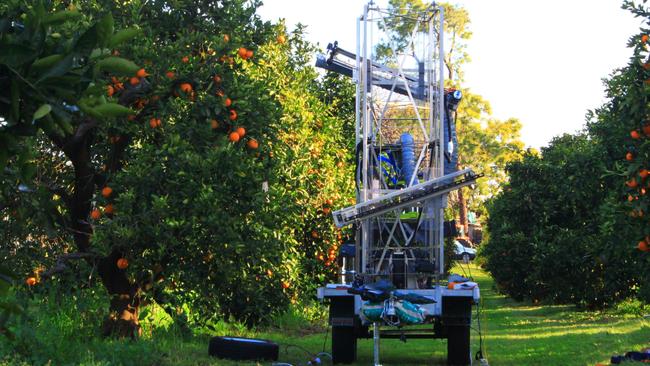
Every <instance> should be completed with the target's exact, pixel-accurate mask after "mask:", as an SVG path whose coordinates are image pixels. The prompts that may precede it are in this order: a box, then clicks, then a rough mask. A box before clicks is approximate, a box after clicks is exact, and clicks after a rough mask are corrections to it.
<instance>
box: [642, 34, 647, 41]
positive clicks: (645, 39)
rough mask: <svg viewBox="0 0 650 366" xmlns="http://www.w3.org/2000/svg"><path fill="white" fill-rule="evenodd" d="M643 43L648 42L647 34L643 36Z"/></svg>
mask: <svg viewBox="0 0 650 366" xmlns="http://www.w3.org/2000/svg"><path fill="white" fill-rule="evenodd" d="M641 42H643V43H646V42H648V35H647V34H644V35H642V36H641Z"/></svg>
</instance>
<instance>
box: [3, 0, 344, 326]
mask: <svg viewBox="0 0 650 366" xmlns="http://www.w3.org/2000/svg"><path fill="white" fill-rule="evenodd" d="M258 5H259V3H258V2H248V1H231V2H226V3H223V4H222V3H216V2H211V1H206V2H198V3H197V2H195V1H175V2H173V3H169V2H164V1H154V2H139V1H134V2H128V3H117V2H113V1H93V0H89V1H79V2H75V3H74V5H68V4H67V3H64V2H59V1H52V2H48V1H43V2H37V3H35V5H34V6H27V5H25V4H23V3H22V2H19V1H11V2H8V3H6V4H3V5H2V7H0V10H2V13H1V14H0V15H1V16H2V22H0V26H1V30H2V32H3V33H2V34H3V38H2V40H3V42H10V44H3V45H2V47H3V50H4V49H5V47H10V48H11V49H12V50H13V49H16V50H19V51H21V52H18V53H12V55H13V56H9V54H8V53H5V52H2V57H0V72H2V74H0V83H2V86H3V88H2V93H4V94H2V98H1V99H0V107H1V109H0V117H1V118H2V120H1V121H0V122H1V124H0V140H2V141H3V144H2V145H1V146H0V157H2V158H3V159H1V160H2V162H3V166H4V163H5V162H6V164H7V165H6V169H4V172H2V175H0V179H2V183H3V184H2V185H1V186H0V187H1V194H2V196H1V197H2V202H1V203H0V210H2V211H1V216H0V217H1V220H0V225H1V226H2V234H3V240H4V242H5V243H7V245H3V246H2V248H0V256H1V257H2V258H4V259H5V260H8V259H9V258H11V262H12V267H13V268H14V271H15V273H16V274H18V275H19V276H24V277H23V278H24V280H23V281H24V286H25V288H30V289H31V290H33V292H32V293H39V292H40V293H42V294H43V295H44V294H46V293H47V291H48V289H51V288H52V286H56V288H57V289H58V290H59V291H64V292H65V291H66V289H69V291H72V290H73V289H77V288H79V287H81V288H90V289H93V291H95V290H96V289H97V288H98V287H97V286H98V285H100V286H101V287H99V288H103V289H104V290H105V291H106V292H107V293H108V295H109V300H110V305H109V306H108V308H109V313H108V316H107V317H106V318H105V321H104V327H103V328H104V332H105V334H110V333H114V334H115V333H116V334H119V335H131V336H135V335H137V332H138V331H139V326H138V324H137V323H138V319H139V318H140V317H141V314H140V311H141V307H142V306H145V305H146V304H148V303H150V302H156V303H158V304H159V305H161V306H162V307H163V308H164V309H165V310H166V311H167V312H168V313H169V314H170V315H171V316H173V317H175V318H177V320H182V319H185V320H190V321H199V322H210V321H214V320H217V319H223V318H230V317H233V318H236V319H238V320H241V321H244V322H247V323H249V324H250V323H257V322H264V321H267V320H269V319H270V318H271V317H272V316H273V315H274V314H276V313H278V312H281V311H284V310H285V309H286V308H287V306H288V304H289V303H290V302H294V303H295V302H303V301H309V300H310V299H311V298H312V297H313V296H314V294H315V292H314V291H313V289H314V287H316V286H318V285H319V284H322V283H324V282H326V281H329V280H331V279H332V277H333V275H334V273H335V270H336V256H337V253H338V247H339V245H340V243H341V241H342V240H343V235H344V233H343V232H341V231H340V230H337V229H335V228H334V227H333V225H332V223H331V217H330V213H331V211H332V210H333V209H334V208H335V207H340V206H342V205H344V204H348V203H350V201H349V200H350V199H351V198H352V189H353V187H352V185H351V183H350V179H349V177H351V176H352V174H351V173H350V171H349V170H350V169H351V168H350V167H349V161H350V160H351V158H350V150H349V149H348V148H349V145H350V140H353V139H352V138H351V137H350V136H348V135H346V134H345V133H344V132H346V131H349V130H350V128H351V121H350V120H349V116H347V115H346V114H347V112H348V111H349V109H350V106H353V104H352V103H351V101H350V100H349V97H350V96H351V95H352V94H351V93H350V91H351V88H350V84H349V83H348V82H347V81H345V80H342V79H337V78H326V79H324V80H322V81H321V80H319V78H318V74H317V73H316V72H315V71H314V69H313V67H311V66H310V65H309V64H310V55H311V53H312V52H313V48H312V46H310V45H309V44H307V43H306V42H305V41H303V39H302V37H303V36H302V29H301V28H298V29H296V30H295V31H294V32H292V33H287V32H286V30H285V29H284V26H283V25H282V24H271V23H268V22H262V21H261V20H260V19H259V17H258V16H257V15H255V10H256V8H257V6H258ZM51 18H54V19H56V20H57V21H56V22H50V21H49V20H48V19H51ZM25 19H28V20H29V21H26V22H24V23H23V20H25ZM43 19H45V20H47V21H44V20H43ZM23 24H24V25H25V29H23V28H21V27H20V26H21V25H23ZM16 25H18V27H17V26H16ZM30 27H33V28H34V29H36V30H34V31H33V30H32V28H30ZM114 29H124V31H114ZM111 34H114V35H113V36H112V38H111V37H108V36H110V35H111ZM116 39H117V40H120V41H122V42H121V43H120V42H117V40H116ZM7 49H9V48H7ZM16 55H18V56H21V57H22V58H20V59H17V58H16V57H17V56H16ZM43 59H45V60H47V62H45V61H41V60H43ZM70 60H72V61H70ZM104 60H108V61H104ZM39 62H40V63H39ZM34 63H39V69H38V71H37V70H36V67H34V65H33V64H34ZM41 74H44V75H45V76H41ZM48 77H49V78H52V79H53V80H51V81H50V84H47V85H45V82H44V81H48V80H49V79H47V78H48ZM41 79H42V80H41ZM38 83H44V85H45V86H43V87H40V86H36V87H35V84H38ZM334 87H336V88H337V89H338V90H337V91H336V92H333V91H332V90H331V88H334ZM5 94H6V95H5ZM107 106H108V107H107ZM32 121H36V123H32ZM41 121H45V122H47V123H42V122H41ZM2 279H3V280H4V278H2ZM78 296H83V292H81V293H80V294H79V295H78Z"/></svg>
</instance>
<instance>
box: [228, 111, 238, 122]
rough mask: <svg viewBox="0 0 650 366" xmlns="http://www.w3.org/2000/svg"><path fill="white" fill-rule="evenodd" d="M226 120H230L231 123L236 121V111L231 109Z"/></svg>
mask: <svg viewBox="0 0 650 366" xmlns="http://www.w3.org/2000/svg"><path fill="white" fill-rule="evenodd" d="M228 118H230V120H231V121H234V120H236V119H237V111H235V110H234V109H231V110H230V116H228Z"/></svg>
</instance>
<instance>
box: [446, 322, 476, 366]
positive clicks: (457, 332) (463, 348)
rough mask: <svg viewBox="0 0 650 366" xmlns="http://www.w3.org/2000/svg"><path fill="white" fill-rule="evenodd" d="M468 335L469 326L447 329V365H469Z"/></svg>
mask: <svg viewBox="0 0 650 366" xmlns="http://www.w3.org/2000/svg"><path fill="white" fill-rule="evenodd" d="M469 333H470V332H469V326H465V325H457V326H449V327H447V365H455V366H466V365H470V364H471V362H472V361H471V355H470V350H469Z"/></svg>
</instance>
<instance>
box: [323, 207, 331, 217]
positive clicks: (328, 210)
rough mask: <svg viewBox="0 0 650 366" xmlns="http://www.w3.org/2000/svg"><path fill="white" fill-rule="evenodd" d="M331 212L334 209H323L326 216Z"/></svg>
mask: <svg viewBox="0 0 650 366" xmlns="http://www.w3.org/2000/svg"><path fill="white" fill-rule="evenodd" d="M330 211H332V209H330V208H329V207H323V213H324V214H325V215H329V213H330Z"/></svg>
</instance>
